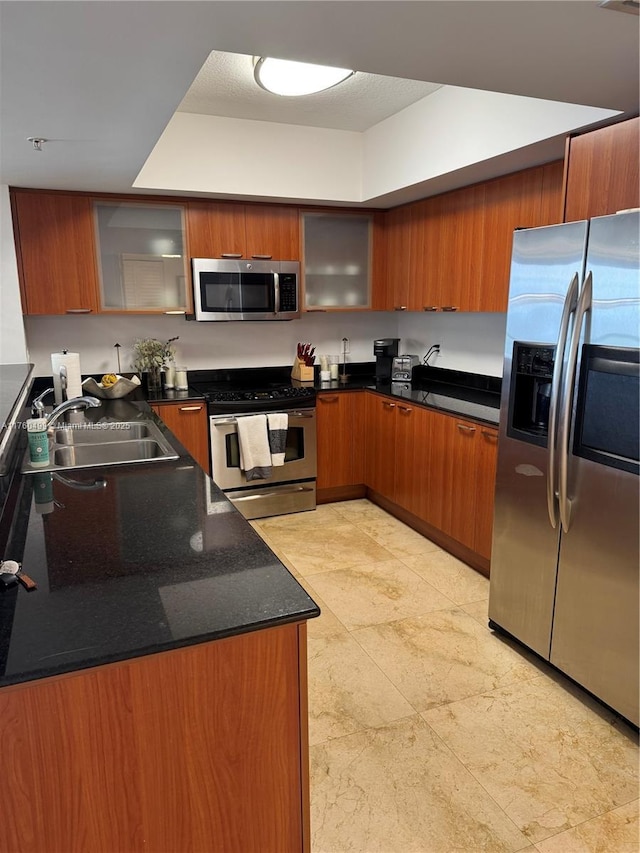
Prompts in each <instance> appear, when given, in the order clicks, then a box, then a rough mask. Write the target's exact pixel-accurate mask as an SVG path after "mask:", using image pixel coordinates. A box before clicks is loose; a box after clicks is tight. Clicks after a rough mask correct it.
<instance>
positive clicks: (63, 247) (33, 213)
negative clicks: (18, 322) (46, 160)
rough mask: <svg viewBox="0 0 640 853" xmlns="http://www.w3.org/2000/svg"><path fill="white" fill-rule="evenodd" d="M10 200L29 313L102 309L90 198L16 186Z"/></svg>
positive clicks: (24, 294)
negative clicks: (22, 188)
mask: <svg viewBox="0 0 640 853" xmlns="http://www.w3.org/2000/svg"><path fill="white" fill-rule="evenodd" d="M11 204H12V210H13V224H14V233H15V242H16V252H17V258H18V274H19V278H20V289H21V293H22V307H23V311H24V313H25V314H91V313H95V312H96V311H98V306H99V297H98V275H97V267H96V255H95V232H94V226H93V211H92V208H91V200H90V199H89V198H87V197H84V196H76V195H64V194H62V193H59V194H57V193H43V192H28V191H23V190H15V189H12V190H11Z"/></svg>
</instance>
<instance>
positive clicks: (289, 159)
mask: <svg viewBox="0 0 640 853" xmlns="http://www.w3.org/2000/svg"><path fill="white" fill-rule="evenodd" d="M133 186H134V187H137V188H144V189H164V190H177V191H180V192H194V193H199V194H200V195H202V194H204V193H215V194H216V195H222V196H227V197H228V196H233V195H248V196H263V197H265V198H271V197H273V198H288V199H316V200H317V199H322V200H331V201H353V200H354V199H360V198H361V196H362V134H360V133H355V132H353V131H345V130H329V129H327V128H322V127H302V126H300V125H287V124H278V123H276V122H268V121H250V120H246V119H235V118H223V117H221V116H209V115H196V114H192V113H176V114H175V115H174V116H173V117H172V118H171V120H170V121H169V124H168V125H167V127H166V128H165V130H164V132H163V134H162V136H161V137H160V139H159V140H158V142H157V144H156V146H155V148H154V149H153V151H152V152H151V154H150V155H149V157H148V158H147V161H146V163H145V164H144V166H143V167H142V169H141V171H140V174H139V175H138V176H137V178H136V180H135V182H134V184H133Z"/></svg>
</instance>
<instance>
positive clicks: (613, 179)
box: [564, 118, 640, 222]
mask: <svg viewBox="0 0 640 853" xmlns="http://www.w3.org/2000/svg"><path fill="white" fill-rule="evenodd" d="M639 140H640V118H633V119H629V120H628V121H623V122H619V123H618V124H613V125H610V126H609V127H602V128H600V129H599V130H592V131H591V132H589V133H583V134H582V135H580V136H573V137H571V138H570V139H569V140H568V143H567V150H566V155H565V163H566V166H565V171H566V177H565V200H564V220H565V222H574V221H575V220H577V219H590V218H591V217H592V216H606V215H607V214H609V213H615V212H616V211H618V210H626V209H627V208H630V207H640V183H639V179H638V161H639V160H640V146H639Z"/></svg>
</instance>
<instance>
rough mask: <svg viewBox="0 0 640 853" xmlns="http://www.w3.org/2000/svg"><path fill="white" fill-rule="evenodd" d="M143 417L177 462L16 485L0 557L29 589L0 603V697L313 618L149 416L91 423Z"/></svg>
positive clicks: (135, 409) (238, 519) (104, 411)
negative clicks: (29, 685) (25, 685)
mask: <svg viewBox="0 0 640 853" xmlns="http://www.w3.org/2000/svg"><path fill="white" fill-rule="evenodd" d="M149 416H151V417H153V418H154V419H155V421H156V423H157V424H158V426H159V427H160V428H161V429H162V430H163V432H164V433H165V435H166V436H167V437H168V438H169V440H170V441H171V443H172V444H173V445H174V447H175V448H176V450H178V451H179V453H180V458H179V459H178V460H176V461H171V462H155V463H154V462H150V463H143V464H133V465H123V466H114V467H105V468H91V469H84V470H75V471H64V472H60V473H59V474H55V475H53V476H51V475H49V474H29V475H22V476H21V475H19V474H16V475H15V476H14V478H13V489H14V490H15V491H16V498H15V505H16V509H15V511H14V513H13V520H12V524H11V527H10V529H9V531H8V534H7V535H6V536H3V541H2V542H0V546H1V547H2V550H1V551H0V554H1V556H2V558H3V559H14V560H17V561H18V562H21V563H22V564H23V568H24V571H25V572H26V573H27V574H28V575H30V576H31V577H32V578H33V579H34V580H35V581H36V582H37V584H38V589H37V590H34V591H32V592H27V591H26V590H25V589H24V588H23V587H22V586H13V587H10V588H8V589H4V590H3V591H0V686H3V685H8V684H15V683H19V682H25V681H31V680H33V679H38V678H44V677H46V676H51V675H57V674H60V673H68V672H73V671H76V670H81V669H85V668H88V667H93V666H98V665H101V664H106V663H111V662H113V661H120V660H127V659H130V658H134V657H138V656H141V655H146V654H150V653H154V652H160V651H166V650H169V649H173V648H178V647H180V646H186V645H191V644H195V643H201V642H206V641H209V640H215V639H219V638H222V637H227V636H231V635H235V634H240V633H245V632H247V631H253V630H257V629H261V628H266V627H271V626H274V625H278V624H284V623H288V622H295V621H300V620H304V619H308V618H311V617H314V616H317V615H318V614H319V612H320V611H319V609H318V607H317V606H316V604H315V603H314V601H313V600H312V599H311V598H310V597H309V596H308V595H307V593H306V592H305V590H304V589H303V588H302V587H301V586H300V585H299V584H298V582H297V581H296V580H295V578H294V577H293V576H292V575H291V574H290V573H289V571H288V570H287V569H286V568H285V567H284V566H283V564H282V563H281V562H280V561H279V560H278V559H277V558H276V556H275V555H274V554H273V552H272V551H271V550H270V549H269V548H268V547H267V545H266V544H265V543H264V542H263V540H262V539H261V538H260V537H259V536H258V534H257V533H256V532H255V531H254V530H253V528H252V527H251V526H250V525H249V524H248V522H247V521H246V520H245V519H244V518H243V516H242V515H241V514H240V513H239V512H238V511H237V510H236V509H235V508H234V507H233V505H232V504H231V503H230V502H229V501H228V500H227V499H226V498H225V497H224V495H223V494H222V492H221V491H220V490H219V489H218V488H217V487H216V486H215V485H214V483H213V482H212V480H211V479H210V478H209V477H208V476H206V475H205V474H204V473H203V471H202V470H201V469H200V467H199V466H198V465H197V464H196V463H195V462H194V461H193V460H192V459H191V457H190V456H189V455H188V454H187V453H186V451H185V450H184V449H183V448H182V446H181V445H180V444H179V443H178V442H177V440H176V439H175V438H174V437H173V435H172V434H171V433H170V432H169V431H168V430H167V429H166V427H165V426H164V425H163V424H162V422H161V421H160V420H159V419H157V418H156V417H155V415H153V413H150V412H149V410H148V407H147V406H146V404H145V403H142V402H141V403H136V402H135V401H131V400H129V399H127V400H116V401H111V402H107V403H106V404H105V405H103V406H102V407H100V408H99V409H91V410H89V412H88V417H90V418H91V419H92V420H95V419H102V418H104V417H107V418H108V419H120V420H123V419H126V420H128V419H132V418H134V417H149ZM22 452H23V449H22V450H21V451H20V453H21V454H22Z"/></svg>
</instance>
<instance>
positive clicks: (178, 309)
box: [164, 308, 187, 315]
mask: <svg viewBox="0 0 640 853" xmlns="http://www.w3.org/2000/svg"><path fill="white" fill-rule="evenodd" d="M164 313H165V314H169V315H174V314H176V315H180V314H186V313H187V312H186V311H185V309H184V308H174V309H173V311H165V312H164Z"/></svg>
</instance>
